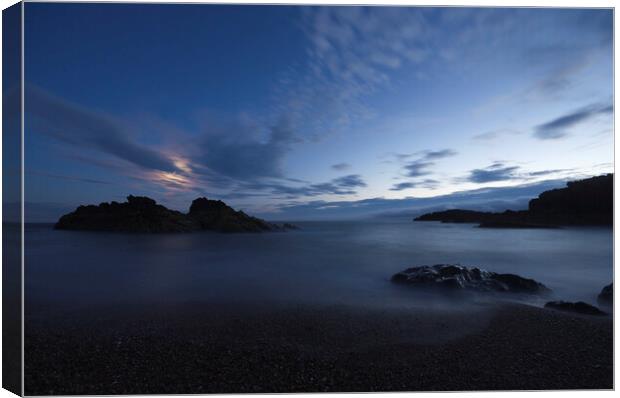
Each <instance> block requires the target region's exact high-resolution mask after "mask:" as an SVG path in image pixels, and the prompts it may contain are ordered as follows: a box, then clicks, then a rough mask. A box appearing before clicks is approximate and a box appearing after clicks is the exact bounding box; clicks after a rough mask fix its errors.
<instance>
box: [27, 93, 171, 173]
mask: <svg viewBox="0 0 620 398" xmlns="http://www.w3.org/2000/svg"><path fill="white" fill-rule="evenodd" d="M25 95H26V96H27V98H28V100H27V101H26V108H25V112H26V116H27V117H28V122H29V128H32V129H34V130H35V131H37V132H39V133H42V134H46V135H48V136H50V137H53V138H55V139H57V140H60V141H62V142H65V143H68V144H71V145H74V146H76V147H79V148H82V149H88V150H93V149H95V150H98V151H100V152H102V153H105V154H107V155H110V156H114V157H116V158H118V159H122V160H124V161H127V162H129V163H132V164H134V165H136V166H139V167H142V168H145V169H153V170H161V171H167V172H174V171H176V170H177V168H176V167H175V165H174V163H173V162H172V161H171V160H170V159H168V158H167V157H166V156H164V155H163V154H161V153H160V152H158V151H156V150H153V149H151V148H148V147H145V146H142V145H139V144H138V143H136V142H134V141H132V140H131V139H130V135H129V134H128V131H127V130H125V129H124V128H123V126H122V124H121V123H120V122H118V121H116V120H114V118H112V117H110V116H107V115H105V114H103V113H98V112H94V111H91V110H89V109H86V108H85V107H83V106H80V105H77V104H74V103H71V102H69V101H66V100H63V99H61V98H58V97H55V96H53V95H51V94H49V93H46V92H45V91H43V90H41V89H38V88H35V87H32V86H27V88H26V93H25Z"/></svg>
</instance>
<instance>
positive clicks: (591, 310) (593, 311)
mask: <svg viewBox="0 0 620 398" xmlns="http://www.w3.org/2000/svg"><path fill="white" fill-rule="evenodd" d="M545 308H552V309H554V310H558V311H566V312H575V313H577V314H586V315H605V312H603V311H601V310H599V309H598V308H596V307H595V306H593V305H590V304H588V303H584V302H583V301H578V302H576V303H572V302H569V301H549V302H548V303H546V304H545Z"/></svg>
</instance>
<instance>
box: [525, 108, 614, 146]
mask: <svg viewBox="0 0 620 398" xmlns="http://www.w3.org/2000/svg"><path fill="white" fill-rule="evenodd" d="M611 113H613V105H611V104H591V105H588V106H586V107H583V108H581V109H578V110H576V111H573V112H570V113H567V114H565V115H562V116H560V117H558V118H555V119H553V120H551V121H549V122H546V123H543V124H540V125H538V126H536V127H535V129H534V137H536V138H538V139H541V140H555V139H559V138H563V137H566V136H567V135H568V131H567V130H569V129H570V128H572V127H574V126H576V125H578V124H580V123H583V122H585V121H586V120H589V119H592V118H594V117H596V116H598V115H604V114H611Z"/></svg>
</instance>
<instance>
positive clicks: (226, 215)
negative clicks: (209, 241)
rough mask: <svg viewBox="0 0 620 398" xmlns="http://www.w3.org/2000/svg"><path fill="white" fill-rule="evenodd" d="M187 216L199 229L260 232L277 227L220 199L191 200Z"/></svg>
mask: <svg viewBox="0 0 620 398" xmlns="http://www.w3.org/2000/svg"><path fill="white" fill-rule="evenodd" d="M188 217H189V218H190V219H192V220H194V221H195V222H197V223H198V224H199V225H200V228H201V229H206V230H214V231H222V232H261V231H271V230H274V229H278V226H277V225H275V224H271V223H268V222H266V221H264V220H261V219H260V218H256V217H252V216H248V215H247V214H245V213H244V212H242V211H237V210H235V209H233V208H232V207H230V206H228V205H226V203H224V202H222V201H221V200H210V199H207V198H198V199H196V200H194V201H193V202H192V205H191V206H190V208H189V213H188Z"/></svg>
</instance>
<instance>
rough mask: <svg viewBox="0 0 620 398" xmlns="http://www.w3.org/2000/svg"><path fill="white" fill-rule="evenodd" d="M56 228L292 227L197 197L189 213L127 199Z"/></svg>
mask: <svg viewBox="0 0 620 398" xmlns="http://www.w3.org/2000/svg"><path fill="white" fill-rule="evenodd" d="M54 228H56V229H67V230H88V231H108V232H139V233H167V232H193V231H218V232H263V231H283V230H287V229H294V228H296V227H295V226H293V225H291V224H283V225H278V224H274V223H270V222H267V221H265V220H261V219H260V218H256V217H252V216H249V215H247V214H245V213H244V212H243V211H238V210H235V209H233V208H232V207H230V206H228V205H227V204H226V203H224V202H222V201H221V200H210V199H207V198H198V199H196V200H194V201H193V202H192V204H191V206H190V208H189V212H188V213H182V212H179V211H175V210H170V209H168V208H166V207H164V206H162V205H160V204H157V202H155V200H153V199H151V198H147V197H144V196H132V195H129V196H128V197H127V202H124V203H118V202H110V203H107V202H106V203H101V204H99V205H98V206H96V205H88V206H79V207H78V208H77V209H76V210H75V211H73V212H71V213H68V214H65V215H64V216H62V217H61V218H60V219H59V220H58V222H57V223H56V225H55V226H54Z"/></svg>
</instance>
